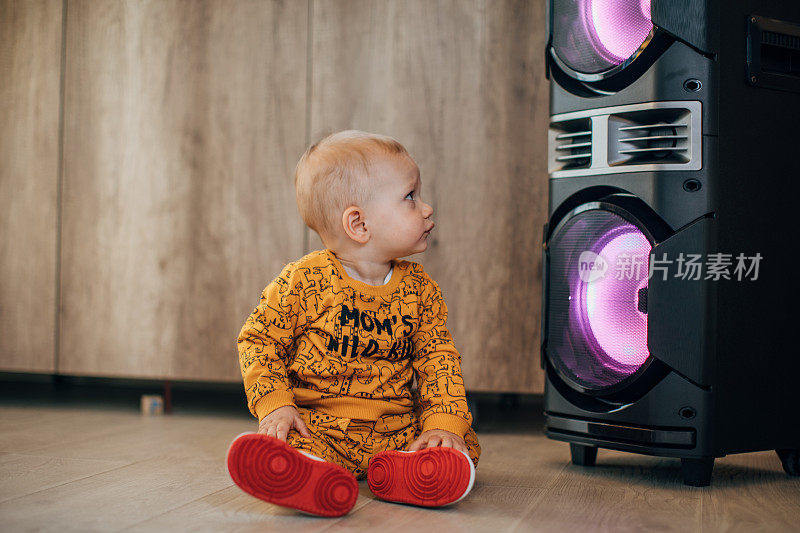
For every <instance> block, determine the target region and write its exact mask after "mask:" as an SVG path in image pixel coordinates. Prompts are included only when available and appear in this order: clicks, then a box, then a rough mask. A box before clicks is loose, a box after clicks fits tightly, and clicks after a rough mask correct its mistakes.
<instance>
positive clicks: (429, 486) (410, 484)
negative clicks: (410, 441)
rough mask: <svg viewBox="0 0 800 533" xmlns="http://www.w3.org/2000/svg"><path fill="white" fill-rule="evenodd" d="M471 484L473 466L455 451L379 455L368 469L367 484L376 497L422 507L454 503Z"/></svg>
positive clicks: (468, 459)
mask: <svg viewBox="0 0 800 533" xmlns="http://www.w3.org/2000/svg"><path fill="white" fill-rule="evenodd" d="M474 483H475V465H473V464H472V460H471V459H470V458H469V456H468V455H467V454H465V453H464V452H461V451H459V450H456V449H454V448H441V447H436V448H425V449H424V450H420V451H418V452H405V451H390V452H380V453H378V454H375V456H374V457H373V458H372V460H370V462H369V468H368V469H367V484H368V485H369V488H370V490H372V492H373V493H374V494H375V496H377V497H378V498H380V499H382V500H386V501H390V502H398V503H410V504H412V505H421V506H423V507H441V506H443V505H450V504H451V503H456V502H457V501H459V500H461V499H462V498H463V497H464V496H466V495H467V494H469V491H470V490H472V485H473V484H474Z"/></svg>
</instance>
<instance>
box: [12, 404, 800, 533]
mask: <svg viewBox="0 0 800 533" xmlns="http://www.w3.org/2000/svg"><path fill="white" fill-rule="evenodd" d="M515 416H518V417H519V419H520V421H522V420H523V418H525V420H527V422H526V423H521V424H515V423H514V422H513V417H512V419H508V420H506V422H505V423H497V422H496V421H495V422H494V423H492V424H486V425H485V426H484V429H483V430H482V432H481V433H480V434H479V435H480V438H481V444H482V446H483V450H484V453H483V456H482V458H481V464H480V466H479V468H478V476H477V481H476V484H475V488H474V489H473V491H472V492H471V493H470V494H469V495H468V496H467V497H466V498H465V499H464V500H463V501H462V502H460V503H459V504H457V505H455V506H453V507H450V508H445V509H434V510H429V509H421V508H416V507H411V506H405V505H396V504H390V503H385V502H381V501H379V500H376V499H375V498H374V497H373V496H372V494H371V493H370V491H369V489H368V488H367V486H366V483H364V482H362V483H361V488H360V495H359V499H358V502H357V503H356V506H355V508H354V509H353V511H352V512H351V513H350V514H349V515H348V516H346V517H344V518H340V519H321V518H314V517H309V516H305V515H302V514H299V513H296V512H294V511H291V510H287V509H282V508H280V507H276V506H274V505H270V504H267V503H265V502H262V501H260V500H257V499H255V498H252V497H250V496H248V495H247V494H245V493H243V492H241V491H240V490H239V489H238V488H237V487H236V486H234V485H233V483H232V482H231V480H230V478H229V477H228V475H227V472H226V470H225V465H224V457H225V451H226V449H227V446H228V443H229V442H230V441H231V440H232V439H233V438H234V437H235V436H236V435H237V434H239V433H241V432H243V431H250V430H253V429H254V427H255V424H254V422H253V421H252V420H251V419H249V418H247V417H246V416H244V415H234V416H225V415H222V414H214V415H207V414H199V413H193V412H187V413H182V414H181V413H179V414H174V415H169V416H159V417H144V416H141V415H140V414H138V413H137V412H135V411H134V410H133V409H132V408H127V409H121V408H119V407H117V406H103V405H95V406H66V407H58V406H54V405H36V404H34V405H25V404H24V403H20V402H16V403H12V404H9V403H5V404H0V531H3V532H16V531H81V532H87V531H104V532H105V531H137V532H145V531H170V532H173V531H214V532H216V531H267V530H269V531H274V530H277V531H298V532H305V531H310V532H314V531H330V532H335V531H374V530H376V529H380V530H381V531H382V532H391V531H404V532H406V531H414V530H420V531H440V532H445V531H491V532H492V533H497V532H501V531H770V532H776V531H800V479H798V478H790V477H788V476H786V475H785V474H784V473H783V470H782V469H781V466H780V463H779V461H778V459H777V456H776V455H775V454H774V452H763V453H753V454H743V455H736V456H730V457H726V458H723V459H720V460H718V461H717V466H716V468H715V471H714V478H713V484H712V486H711V487H709V488H703V489H697V488H690V487H685V486H684V485H683V484H682V483H681V479H680V469H679V461H677V460H673V459H663V458H655V457H646V456H640V455H633V454H625V453H621V452H612V451H608V450H601V451H600V453H599V456H598V465H597V466H596V467H594V468H581V467H576V466H573V465H571V464H570V463H569V450H568V447H567V445H566V444H563V443H558V442H554V441H550V440H548V439H546V438H545V437H544V436H543V435H542V434H541V428H540V422H537V421H536V420H538V418H536V416H538V415H536V414H534V415H531V416H533V417H534V422H533V423H530V419H531V417H530V416H526V415H525V413H524V412H523V411H520V412H519V413H517V414H516V415H515Z"/></svg>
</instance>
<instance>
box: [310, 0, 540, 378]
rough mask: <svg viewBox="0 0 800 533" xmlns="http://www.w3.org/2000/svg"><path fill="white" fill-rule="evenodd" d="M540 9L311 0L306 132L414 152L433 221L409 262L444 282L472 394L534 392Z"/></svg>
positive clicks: (422, 0) (460, 2) (462, 1)
mask: <svg viewBox="0 0 800 533" xmlns="http://www.w3.org/2000/svg"><path fill="white" fill-rule="evenodd" d="M544 16H545V15H544V5H543V3H542V2H528V1H494V0H492V1H489V0H483V1H480V0H474V1H466V0H452V1H437V2H431V1H428V0H413V1H403V2H397V1H393V0H381V1H374V0H360V1H351V0H338V1H328V2H316V3H315V4H314V10H313V23H312V27H313V51H312V58H313V60H312V61H313V62H312V65H311V68H312V72H313V77H312V104H311V113H312V114H311V132H312V138H313V139H316V138H318V137H320V136H322V135H324V134H326V133H330V132H332V131H336V130H340V129H345V128H357V129H363V130H368V131H373V132H377V133H383V134H387V135H390V136H393V137H395V138H397V139H398V140H399V141H400V142H402V143H403V144H404V145H405V146H406V147H407V148H408V149H409V151H410V152H411V154H412V155H413V157H414V158H415V159H416V161H417V163H418V164H419V167H420V170H421V173H422V180H423V189H422V196H423V198H425V199H426V201H428V202H429V203H431V204H432V205H433V208H434V214H433V218H434V220H435V221H436V229H435V230H434V234H433V236H432V239H431V240H430V241H429V243H430V245H429V248H428V251H427V252H426V253H425V254H423V255H421V256H414V257H412V258H411V259H412V260H415V261H421V262H422V263H423V264H424V265H425V267H426V269H427V270H428V272H429V273H430V274H431V275H432V276H433V278H434V279H436V280H437V281H438V282H439V284H440V286H441V288H442V291H443V293H444V296H445V299H446V301H447V303H448V307H449V310H450V316H449V322H448V323H449V326H450V329H451V331H452V333H453V337H454V338H455V341H456V346H457V347H458V348H459V350H460V351H461V353H462V358H463V363H462V365H463V372H464V379H465V381H466V384H467V388H468V389H469V390H476V391H480V390H483V391H506V392H542V390H543V376H542V371H541V368H540V366H539V317H540V311H541V238H542V225H543V224H544V222H545V221H546V218H547V164H546V135H545V132H546V130H547V123H548V86H547V80H546V79H545V77H544V76H543V72H544V66H543V53H542V50H544V46H545V39H546V36H545V20H544ZM310 242H311V246H312V247H313V246H314V245H315V244H318V243H319V241H318V240H317V239H316V238H311V239H310Z"/></svg>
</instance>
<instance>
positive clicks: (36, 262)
mask: <svg viewBox="0 0 800 533" xmlns="http://www.w3.org/2000/svg"><path fill="white" fill-rule="evenodd" d="M62 18H63V17H62V2H61V0H42V1H33V0H31V1H15V0H0V370H11V371H25V372H52V371H53V370H54V368H55V338H56V329H55V325H56V320H55V317H56V292H57V289H56V271H57V258H56V250H57V245H56V242H57V232H58V168H59V162H58V142H59V101H60V80H61V74H60V73H61V26H62Z"/></svg>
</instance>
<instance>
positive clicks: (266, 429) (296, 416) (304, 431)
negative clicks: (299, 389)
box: [258, 405, 311, 442]
mask: <svg viewBox="0 0 800 533" xmlns="http://www.w3.org/2000/svg"><path fill="white" fill-rule="evenodd" d="M292 428H295V429H296V430H297V431H299V432H300V434H301V435H302V436H304V437H309V438H311V433H310V432H309V431H308V427H306V423H305V422H303V419H302V418H300V413H298V412H297V409H295V407H294V406H293V405H284V406H283V407H278V408H277V409H275V410H274V411H272V412H271V413H270V414H268V415H267V416H265V417H264V418H262V419H261V422H259V423H258V432H259V433H261V434H264V435H267V436H269V437H275V438H276V439H280V440H282V441H283V442H286V435H288V434H289V430H290V429H292Z"/></svg>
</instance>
